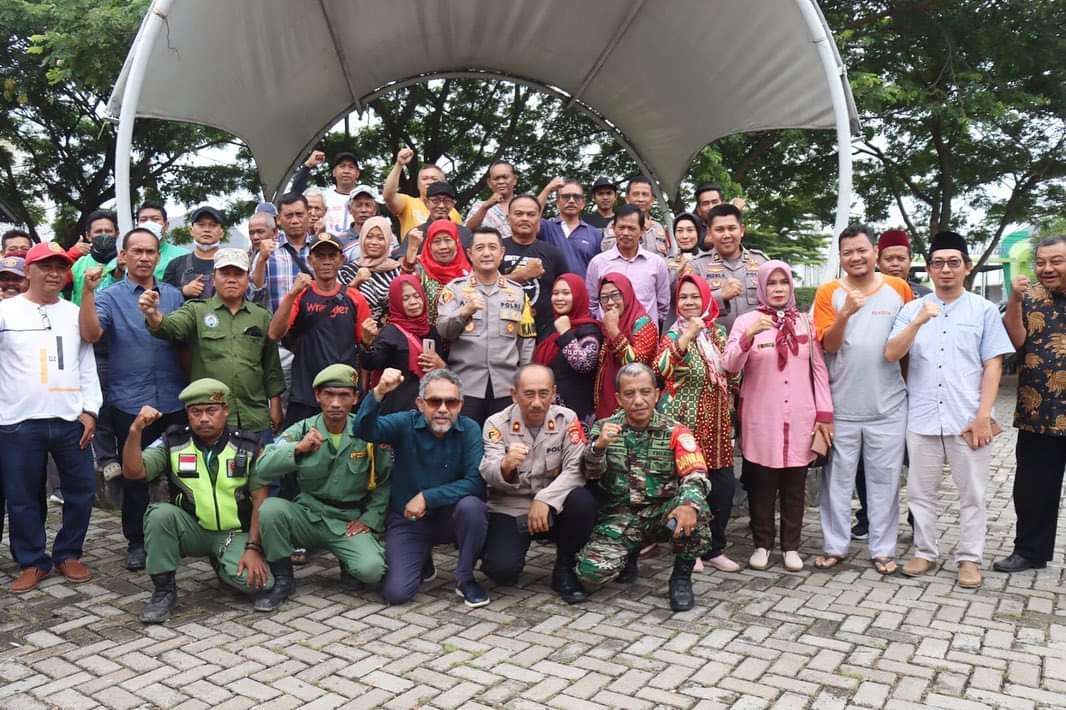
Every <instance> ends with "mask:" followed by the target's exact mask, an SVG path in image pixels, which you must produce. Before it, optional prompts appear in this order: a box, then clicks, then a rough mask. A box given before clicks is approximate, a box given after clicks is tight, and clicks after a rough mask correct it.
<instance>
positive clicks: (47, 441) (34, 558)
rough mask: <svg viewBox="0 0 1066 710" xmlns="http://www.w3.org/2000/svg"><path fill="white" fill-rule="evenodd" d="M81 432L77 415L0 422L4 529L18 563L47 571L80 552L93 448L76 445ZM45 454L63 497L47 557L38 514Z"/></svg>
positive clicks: (87, 514)
mask: <svg viewBox="0 0 1066 710" xmlns="http://www.w3.org/2000/svg"><path fill="white" fill-rule="evenodd" d="M83 433H84V429H83V427H82V425H81V422H79V421H77V420H74V421H72V422H68V421H64V420H62V419H27V420H25V421H22V422H19V423H17V424H11V425H8V426H0V451H3V452H4V453H3V456H4V472H5V475H4V495H5V496H6V497H7V508H8V513H9V520H10V526H11V529H10V533H9V534H10V536H11V547H12V554H13V555H14V557H15V561H16V562H18V564H19V567H39V568H41V569H42V570H45V571H48V570H51V569H52V564H53V562H63V561H65V560H69V559H78V558H80V557H81V554H82V544H83V543H84V542H85V533H86V531H87V530H88V528H89V518H90V516H91V515H92V509H93V497H94V494H95V488H96V475H95V474H94V472H93V456H92V452H91V451H90V450H89V448H88V447H86V448H84V449H82V448H80V447H79V446H78V442H79V440H80V439H81V437H82V434H83ZM48 454H51V455H52V457H53V458H54V459H55V461H56V465H57V466H58V468H59V481H60V488H61V489H62V491H63V500H64V503H63V524H62V526H61V527H60V528H59V532H58V533H56V539H55V543H54V544H53V547H52V556H51V557H49V555H48V552H47V550H46V541H45V530H44V521H43V520H42V516H41V486H42V485H44V480H45V477H46V473H45V466H46V464H47V459H48Z"/></svg>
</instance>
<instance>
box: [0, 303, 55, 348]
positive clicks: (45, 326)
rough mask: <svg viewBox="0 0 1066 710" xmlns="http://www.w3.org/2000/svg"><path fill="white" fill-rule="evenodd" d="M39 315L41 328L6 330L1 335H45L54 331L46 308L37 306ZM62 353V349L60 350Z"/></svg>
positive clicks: (1, 331)
mask: <svg viewBox="0 0 1066 710" xmlns="http://www.w3.org/2000/svg"><path fill="white" fill-rule="evenodd" d="M37 315H39V316H40V317H41V327H40V328H4V329H3V330H0V333H43V332H45V331H48V330H51V329H52V321H50V320H48V314H47V313H45V311H44V306H37ZM60 351H62V348H60Z"/></svg>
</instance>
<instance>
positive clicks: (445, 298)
mask: <svg viewBox="0 0 1066 710" xmlns="http://www.w3.org/2000/svg"><path fill="white" fill-rule="evenodd" d="M453 298H455V294H454V293H452V290H451V289H450V288H443V289H441V292H440V302H441V303H449V302H450V301H451V300H452V299H453Z"/></svg>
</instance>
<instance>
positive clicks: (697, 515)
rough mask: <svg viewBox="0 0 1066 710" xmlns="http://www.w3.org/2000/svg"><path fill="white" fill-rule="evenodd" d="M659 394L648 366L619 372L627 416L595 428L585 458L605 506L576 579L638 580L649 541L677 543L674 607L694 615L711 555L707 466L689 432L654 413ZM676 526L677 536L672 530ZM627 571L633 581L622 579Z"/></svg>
mask: <svg viewBox="0 0 1066 710" xmlns="http://www.w3.org/2000/svg"><path fill="white" fill-rule="evenodd" d="M658 398H659V390H658V388H656V386H655V375H654V374H653V373H652V371H651V369H650V368H648V366H647V365H644V364H642V363H633V364H630V365H626V366H625V367H623V368H622V369H621V370H620V371H619V372H618V403H619V405H620V406H621V407H622V411H621V412H618V413H616V414H614V415H612V416H610V417H608V418H606V419H601V420H599V421H598V422H596V424H595V425H593V427H592V432H591V434H590V439H591V440H592V441H593V444H592V445H591V446H589V447H587V448H586V449H585V452H584V454H582V456H581V471H582V473H584V474H585V477H586V478H587V479H588V480H590V481H598V482H599V485H600V488H601V490H602V491H603V495H604V500H603V506H602V507H601V509H600V514H599V516H598V518H597V521H596V527H595V528H594V529H593V531H592V537H591V539H590V540H589V542H588V544H587V545H585V547H584V549H583V550H582V551H581V554H580V555H579V556H578V561H577V575H578V578H579V579H580V580H581V581H582V582H584V583H585V584H587V585H591V586H593V587H596V586H600V585H603V584H605V583H607V582H609V581H611V580H613V579H615V578H618V579H619V581H632V579H634V578H635V577H636V567H635V565H636V556H637V553H638V552H639V550H640V548H641V546H642V545H644V544H646V543H648V542H656V541H657V542H665V541H666V540H667V539H669V538H671V537H672V538H673V542H674V544H675V549H676V556H675V558H674V571H673V574H672V575H671V576H670V608H671V609H673V610H674V611H684V610H687V609H691V608H692V607H693V606H694V605H695V598H694V596H693V593H692V568H693V565H694V564H695V561H696V558H697V557H698V556H699V555H701V554H702V553H703V552H705V551H706V550H708V549H710V544H711V533H710V527H709V523H710V518H711V514H710V510H709V509H708V507H707V494H708V492H709V490H710V486H709V484H708V482H707V465H706V464H705V463H704V460H703V454H702V453H701V452H700V449H699V446H698V445H697V444H696V439H695V437H693V436H692V432H690V431H689V430H688V428H687V427H685V425H683V424H681V423H679V422H677V421H676V420H674V419H672V418H670V417H668V416H667V415H665V414H662V413H660V412H657V411H655V404H656V402H657V401H658ZM671 520H673V521H674V523H673V524H674V525H676V527H675V528H674V530H673V533H671V531H670V528H669V527H668V524H669V523H670V521H671ZM623 571H628V572H629V574H628V575H626V577H627V579H624V578H623V577H622V573H623Z"/></svg>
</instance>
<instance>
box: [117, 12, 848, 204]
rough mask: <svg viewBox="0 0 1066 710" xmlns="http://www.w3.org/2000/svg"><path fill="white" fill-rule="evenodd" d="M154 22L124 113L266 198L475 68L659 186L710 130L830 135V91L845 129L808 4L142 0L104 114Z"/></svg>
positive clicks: (674, 179) (678, 174)
mask: <svg viewBox="0 0 1066 710" xmlns="http://www.w3.org/2000/svg"><path fill="white" fill-rule="evenodd" d="M812 8H813V12H814V16H815V17H816V18H817V19H816V21H817V22H819V23H820V26H817V27H812V26H811V25H812V20H811V10H812ZM153 13H158V14H159V15H160V16H162V17H163V20H164V23H165V24H164V25H163V27H162V29H161V31H160V33H159V35H158V38H157V39H156V38H152V37H151V36H150V39H149V40H148V41H149V42H150V44H151V46H150V47H146V51H147V54H146V56H147V62H146V64H145V65H144V71H145V81H144V83H143V86H142V87H141V91H140V97H139V100H138V101H136V115H137V116H140V117H150V118H160V119H170V120H178V121H189V122H193V123H199V124H204V125H208V126H214V127H216V128H220V129H223V130H225V131H228V132H230V133H232V134H234V135H236V136H238V137H240V138H241V139H242V140H244V141H245V143H246V144H247V145H248V147H249V148H250V149H251V151H252V153H253V155H254V156H255V160H256V163H257V165H258V168H259V175H260V179H261V181H262V184H263V188H264V192H265V193H266V194H267V195H273V194H276V192H277V191H278V190H280V189H281V187H282V186H283V185H284V182H285V180H286V179H287V177H288V175H289V174H290V173H291V171H292V169H293V168H294V166H296V165H297V164H298V162H299V161H301V160H303V158H304V157H305V154H306V153H307V152H308V151H309V150H310V148H311V147H312V146H313V145H314V144H315V142H316V141H317V140H318V138H319V137H320V136H321V135H322V134H323V133H324V132H325V131H326V130H328V129H329V128H330V127H331V126H332V125H333V124H334V123H335V122H336V121H337V120H338V118H340V117H342V116H344V115H345V114H346V113H347V112H348V111H350V110H352V109H356V110H359V109H361V108H362V107H364V106H365V105H366V103H367V102H368V101H370V100H372V99H373V97H375V96H376V95H378V94H380V93H381V92H382V91H383V90H388V88H390V87H393V86H398V85H404V84H410V83H412V82H413V81H421V80H427V79H428V78H432V77H435V76H464V75H471V74H472V73H473V72H485V74H484V76H486V78H504V79H513V80H519V81H523V82H525V83H529V84H533V85H535V86H539V87H542V88H545V89H547V90H549V91H551V92H553V93H556V94H557V95H562V96H564V97H569V99H570V100H571V102H572V105H574V106H576V107H579V108H581V109H582V110H586V111H588V112H589V113H591V114H592V115H593V116H594V117H596V118H597V119H598V120H599V121H600V122H601V124H602V125H605V126H607V127H609V128H611V129H612V130H613V131H614V132H615V133H616V135H617V137H618V138H619V139H620V140H621V141H622V142H623V144H624V145H625V146H626V147H627V149H629V150H630V152H631V153H632V154H633V156H634V158H636V159H637V161H638V163H639V164H640V165H641V167H642V168H643V169H645V170H647V171H648V172H649V173H650V175H649V176H650V177H652V178H653V179H655V180H657V181H658V183H659V184H660V185H661V186H662V187H663V188H664V189H665V190H666V192H667V193H673V192H674V191H675V190H676V189H677V188H678V185H679V183H680V181H681V179H682V178H683V176H684V175H685V173H686V172H687V170H688V168H689V165H690V163H691V161H692V159H693V157H694V155H695V154H696V152H697V151H699V150H700V149H702V148H703V146H705V145H706V144H707V143H710V142H712V141H714V140H715V139H718V138H721V137H723V136H727V135H730V134H733V133H738V132H747V131H758V130H764V129H772V128H824V129H831V128H834V127H837V128H838V130H839V126H840V124H839V122H838V121H837V118H838V117H839V116H838V115H837V114H835V113H834V106H833V100H832V92H833V90H832V89H831V86H830V84H831V82H832V81H838V82H841V83H842V84H843V91H844V96H845V97H846V106H847V109H846V110H847V112H848V119H849V123H850V125H851V130H852V131H854V130H855V128H856V127H857V125H858V123H857V114H856V111H855V106H854V101H853V99H852V97H851V93H850V90H849V88H848V86H847V80H846V77H845V76H844V70H843V66H842V64H841V61H840V58H839V55H837V53H836V48H835V47H832V52H833V55H832V56H833V58H834V60H835V62H836V75H835V76H833V77H827V71H826V67H825V66H824V57H820V56H819V50H818V48H817V42H818V39H819V36H823V37H828V36H829V28H828V27H826V26H825V20H824V18H823V17H822V15H821V12H820V11H819V10H818V8H817V5H816V3H815V2H814V0H758V1H757V2H752V1H751V0H652V1H648V0H629V1H622V0H580V1H579V2H574V0H534V1H532V2H514V3H511V2H501V1H500V0H389V1H388V2H382V1H381V0H225V1H223V2H219V0H180V2H173V3H172V4H171V3H169V2H161V1H160V0H156V1H155V2H154V3H153V8H152V9H151V10H149V13H148V15H146V20H145V23H143V24H142V27H141V31H140V32H139V33H138V36H137V39H136V40H135V41H134V45H133V48H132V49H131V50H130V55H129V57H128V58H127V60H126V64H125V66H124V67H123V70H122V73H121V74H120V76H119V78H118V81H117V82H116V85H115V88H114V91H113V93H112V96H111V100H110V102H109V103H108V113H109V115H110V116H111V117H113V118H117V117H119V115H120V111H121V108H122V99H123V92H124V89H125V85H126V82H127V80H128V79H129V77H130V73H131V64H132V63H133V60H134V57H135V55H136V54H137V50H138V44H139V43H140V42H142V41H144V39H145V34H146V32H145V27H146V25H147V22H148V20H149V18H151V16H152V14H153ZM829 44H830V45H832V42H829ZM479 75H480V74H479ZM838 95H839V94H838Z"/></svg>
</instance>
